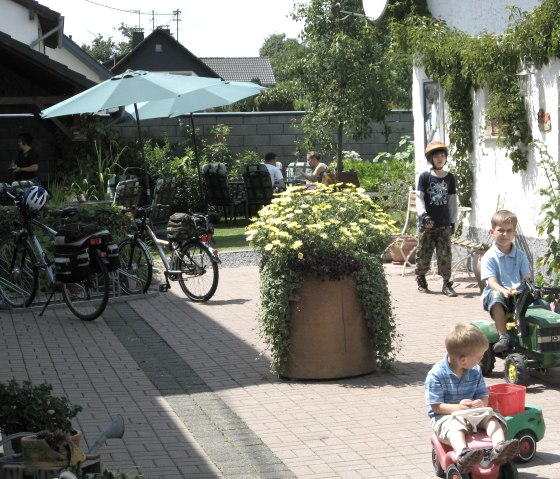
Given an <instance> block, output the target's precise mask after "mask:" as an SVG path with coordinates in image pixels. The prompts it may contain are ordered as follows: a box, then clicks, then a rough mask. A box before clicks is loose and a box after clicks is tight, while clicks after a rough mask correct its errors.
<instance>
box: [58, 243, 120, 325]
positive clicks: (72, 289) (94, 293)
mask: <svg viewBox="0 0 560 479" xmlns="http://www.w3.org/2000/svg"><path fill="white" fill-rule="evenodd" d="M90 261H92V262H93V261H95V262H96V263H97V264H96V266H94V268H96V269H97V271H99V272H98V273H93V272H92V273H91V274H90V275H89V276H88V277H87V278H86V279H84V280H83V281H80V282H79V283H62V296H63V297H64V301H65V302H66V304H67V305H68V308H69V309H70V311H72V313H74V315H75V316H77V317H78V318H80V319H83V320H84V321H92V320H94V319H95V318H98V317H99V316H100V315H101V313H103V311H105V307H106V306H107V301H108V300H109V286H110V284H109V273H107V266H105V263H103V260H102V259H101V257H100V256H99V255H97V254H95V255H93V257H92V258H91V259H90Z"/></svg>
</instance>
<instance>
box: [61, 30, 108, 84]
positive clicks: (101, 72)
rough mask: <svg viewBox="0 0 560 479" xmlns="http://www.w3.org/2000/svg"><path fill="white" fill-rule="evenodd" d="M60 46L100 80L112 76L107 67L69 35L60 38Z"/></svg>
mask: <svg viewBox="0 0 560 479" xmlns="http://www.w3.org/2000/svg"><path fill="white" fill-rule="evenodd" d="M62 46H63V47H64V48H65V49H66V50H67V51H68V52H70V53H71V54H72V55H73V56H74V57H75V58H77V59H78V60H80V62H81V63H83V64H84V65H86V66H87V67H88V68H90V69H91V70H92V71H93V72H94V73H95V74H97V75H98V76H99V78H101V79H102V80H107V79H109V78H111V77H112V76H113V74H112V73H111V71H110V70H109V69H108V68H105V67H104V66H103V65H102V64H101V63H99V62H98V61H97V60H95V59H94V58H93V57H92V56H91V55H89V54H88V53H87V52H85V51H84V50H82V49H81V48H80V47H79V46H78V45H77V44H76V42H74V40H72V38H71V37H68V36H66V35H64V36H63V38H62Z"/></svg>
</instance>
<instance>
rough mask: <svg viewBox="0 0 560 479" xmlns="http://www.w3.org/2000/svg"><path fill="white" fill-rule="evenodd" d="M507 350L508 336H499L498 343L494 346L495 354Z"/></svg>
mask: <svg viewBox="0 0 560 479" xmlns="http://www.w3.org/2000/svg"><path fill="white" fill-rule="evenodd" d="M508 349H509V336H501V337H500V339H499V341H498V342H497V343H496V344H494V352H495V353H503V352H504V351H507V350H508Z"/></svg>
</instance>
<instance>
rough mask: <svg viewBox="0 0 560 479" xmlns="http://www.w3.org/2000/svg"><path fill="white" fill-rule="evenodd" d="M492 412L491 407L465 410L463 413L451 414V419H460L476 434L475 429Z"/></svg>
mask: <svg viewBox="0 0 560 479" xmlns="http://www.w3.org/2000/svg"><path fill="white" fill-rule="evenodd" d="M493 411H494V410H493V409H492V408H491V407H477V408H473V409H465V410H463V411H455V412H452V413H451V415H452V416H453V417H462V418H464V419H465V420H466V421H468V422H469V424H470V425H471V426H472V428H473V431H474V432H476V427H477V426H478V424H479V423H480V421H482V420H483V419H484V418H485V417H487V416H489V415H490V413H492V412H493Z"/></svg>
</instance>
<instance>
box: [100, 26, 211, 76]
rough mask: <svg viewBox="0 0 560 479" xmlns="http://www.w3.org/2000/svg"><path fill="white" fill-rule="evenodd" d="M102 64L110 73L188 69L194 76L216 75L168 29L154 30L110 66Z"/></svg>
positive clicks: (106, 63) (107, 63)
mask: <svg viewBox="0 0 560 479" xmlns="http://www.w3.org/2000/svg"><path fill="white" fill-rule="evenodd" d="M109 63H110V62H105V63H104V65H105V66H106V67H107V68H109V69H110V70H111V71H112V72H113V73H122V72H124V71H125V70H128V69H130V70H148V71H154V72H158V71H160V72H161V71H166V72H180V71H192V72H194V73H195V74H196V75H198V76H205V77H218V76H219V75H218V74H217V73H216V72H214V71H213V70H212V69H211V68H210V67H209V66H207V65H206V64H205V63H204V62H203V61H201V60H200V59H199V58H198V57H197V56H196V55H194V54H193V53H192V52H191V51H189V50H188V49H187V48H185V47H184V46H183V45H181V44H180V43H179V42H178V41H177V40H175V38H173V36H172V35H171V34H170V33H169V31H168V30H164V29H160V28H158V29H156V30H154V31H153V32H152V33H150V34H149V35H148V36H147V37H146V38H144V40H142V41H141V42H140V43H139V44H138V45H137V46H136V47H135V48H133V49H132V51H131V52H130V53H128V54H127V55H125V56H124V57H120V58H118V59H117V61H116V63H115V64H114V65H112V66H111V65H110V64H109Z"/></svg>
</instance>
